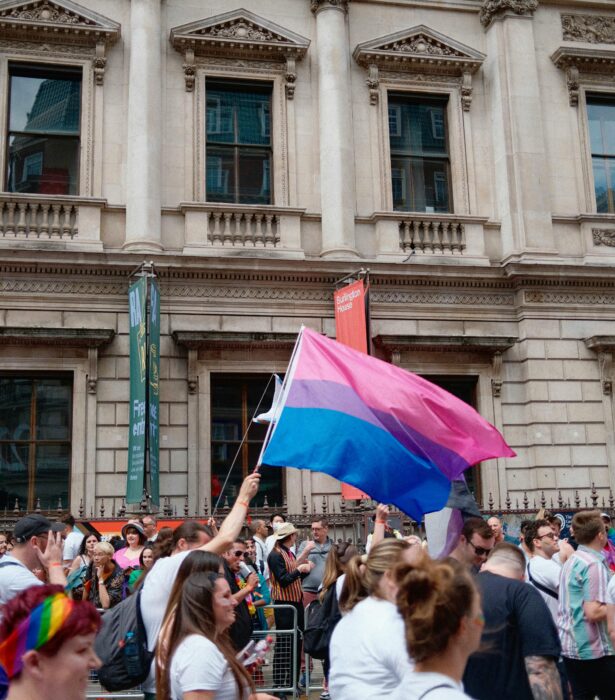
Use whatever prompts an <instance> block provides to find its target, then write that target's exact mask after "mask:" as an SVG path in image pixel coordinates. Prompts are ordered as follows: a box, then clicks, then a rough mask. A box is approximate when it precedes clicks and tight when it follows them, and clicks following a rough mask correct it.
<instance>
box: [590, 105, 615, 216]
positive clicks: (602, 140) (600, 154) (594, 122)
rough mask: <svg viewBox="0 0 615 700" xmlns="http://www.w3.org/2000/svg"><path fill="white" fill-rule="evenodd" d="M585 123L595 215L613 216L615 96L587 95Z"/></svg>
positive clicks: (614, 204) (614, 211)
mask: <svg viewBox="0 0 615 700" xmlns="http://www.w3.org/2000/svg"><path fill="white" fill-rule="evenodd" d="M587 119H588V122H589V140H590V145H591V153H592V167H593V171H594V189H595V191H596V207H597V211H598V212H599V213H611V214H612V213H615V95H609V96H606V95H588V96H587Z"/></svg>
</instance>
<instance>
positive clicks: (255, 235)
mask: <svg viewBox="0 0 615 700" xmlns="http://www.w3.org/2000/svg"><path fill="white" fill-rule="evenodd" d="M180 210H181V211H182V212H183V214H184V217H185V246H184V252H189V253H191V254H197V255H198V254H201V255H212V254H216V255H224V254H225V253H228V254H230V255H236V254H237V253H238V252H244V253H246V254H247V253H248V252H249V253H251V254H252V255H254V254H258V252H257V251H258V250H262V251H263V254H264V255H267V256H270V255H272V254H273V255H276V254H279V255H282V256H284V257H287V256H291V257H303V251H302V248H301V215H302V214H303V210H302V209H291V208H287V207H273V206H255V205H241V204H209V203H206V204H196V203H185V204H181V205H180Z"/></svg>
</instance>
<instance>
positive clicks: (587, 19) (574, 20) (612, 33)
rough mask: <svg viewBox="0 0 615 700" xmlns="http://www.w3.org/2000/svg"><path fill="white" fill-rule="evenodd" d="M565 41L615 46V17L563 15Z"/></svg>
mask: <svg viewBox="0 0 615 700" xmlns="http://www.w3.org/2000/svg"><path fill="white" fill-rule="evenodd" d="M561 20H562V32H563V35H564V41H585V42H587V43H589V44H615V17H604V16H602V15H564V14H562V15H561Z"/></svg>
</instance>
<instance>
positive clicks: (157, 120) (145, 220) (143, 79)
mask: <svg viewBox="0 0 615 700" xmlns="http://www.w3.org/2000/svg"><path fill="white" fill-rule="evenodd" d="M129 41H130V46H129V51H130V64H129V73H128V149H127V156H126V243H125V244H124V247H125V248H130V249H135V250H143V251H148V250H159V249H161V248H162V245H161V243H160V238H161V211H160V210H161V201H162V200H161V168H162V165H161V163H162V126H161V119H162V114H161V112H162V98H161V95H162V79H161V74H162V69H161V48H160V0H131V3H130V39H129Z"/></svg>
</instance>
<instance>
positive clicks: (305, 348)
mask: <svg viewBox="0 0 615 700" xmlns="http://www.w3.org/2000/svg"><path fill="white" fill-rule="evenodd" d="M299 353H300V357H299V359H298V362H297V363H296V370H295V375H294V378H295V379H307V380H326V381H331V382H337V383H339V384H344V385H346V386H350V387H352V389H353V390H354V391H355V392H356V394H358V396H359V397H360V398H361V399H362V400H363V402H364V403H365V404H366V406H368V407H369V408H371V409H374V410H377V411H383V412H385V413H389V414H391V415H392V416H394V417H395V418H397V419H398V420H399V421H400V422H401V423H404V424H406V425H408V426H409V427H411V428H413V429H414V430H416V431H417V432H419V433H421V434H422V435H424V436H425V437H427V438H428V439H430V440H432V441H433V442H435V443H439V444H440V445H443V446H444V447H446V448H448V449H449V450H452V451H454V452H456V453H457V454H458V455H460V456H461V457H463V459H464V460H466V461H467V462H468V464H476V463H477V462H480V461H481V460H483V459H489V458H490V457H493V456H494V455H498V456H506V457H514V456H515V453H514V452H513V450H511V449H510V447H508V445H507V444H506V443H505V441H504V439H503V438H502V436H501V435H500V433H499V432H498V431H497V430H496V429H495V428H494V427H493V426H492V425H491V424H490V423H488V422H487V421H486V420H485V419H484V418H483V417H482V416H481V415H480V414H478V413H477V412H476V411H475V410H474V409H473V408H472V407H471V406H469V405H468V404H466V403H465V402H464V401H461V399H458V398H457V397H456V396H453V395H452V394H449V392H447V391H445V390H444V389H441V388H440V387H438V386H436V385H435V384H432V383H431V382H428V381H427V380H426V379H422V378H421V377H419V376H417V375H416V374H412V373H411V372H407V371H406V370H403V369H400V368H399V367H395V366H394V365H391V364H389V363H388V362H383V361H382V360H378V359H376V358H374V357H370V356H369V355H365V354H363V353H360V352H357V351H356V350H353V349H351V348H349V347H346V346H345V345H342V344H341V343H337V342H335V341H333V340H330V339H329V338H325V337H324V336H321V335H320V334H319V333H316V332H315V331H313V330H311V329H309V328H304V329H303V337H302V340H301V346H300V350H299ZM323 360H325V361H323Z"/></svg>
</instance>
